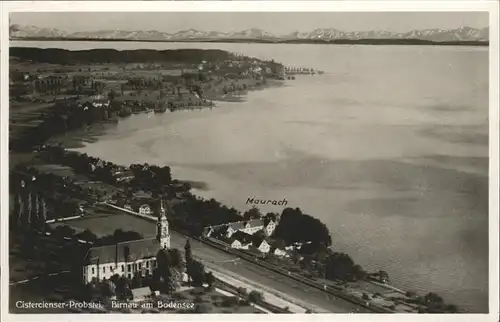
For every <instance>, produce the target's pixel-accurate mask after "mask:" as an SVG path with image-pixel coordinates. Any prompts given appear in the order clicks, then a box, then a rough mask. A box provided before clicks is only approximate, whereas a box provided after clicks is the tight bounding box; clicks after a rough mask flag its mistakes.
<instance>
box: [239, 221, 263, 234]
mask: <svg viewBox="0 0 500 322" xmlns="http://www.w3.org/2000/svg"><path fill="white" fill-rule="evenodd" d="M242 224H243V228H240V230H241V231H242V232H245V233H247V234H250V235H253V234H255V233H256V232H258V231H259V230H262V229H263V228H264V220H263V219H252V220H249V221H247V222H242Z"/></svg>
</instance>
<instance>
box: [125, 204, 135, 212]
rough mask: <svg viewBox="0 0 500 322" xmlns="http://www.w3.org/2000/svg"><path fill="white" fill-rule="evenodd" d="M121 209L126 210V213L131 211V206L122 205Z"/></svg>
mask: <svg viewBox="0 0 500 322" xmlns="http://www.w3.org/2000/svg"><path fill="white" fill-rule="evenodd" d="M123 208H125V209H127V210H128V211H133V209H132V206H130V205H124V206H123Z"/></svg>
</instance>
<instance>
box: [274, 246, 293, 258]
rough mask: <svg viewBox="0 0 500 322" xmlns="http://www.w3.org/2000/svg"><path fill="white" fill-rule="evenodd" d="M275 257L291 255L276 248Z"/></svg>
mask: <svg viewBox="0 0 500 322" xmlns="http://www.w3.org/2000/svg"><path fill="white" fill-rule="evenodd" d="M273 254H274V255H276V256H278V257H287V258H288V257H290V255H288V252H287V251H285V250H283V249H279V248H276V249H275V250H274V252H273Z"/></svg>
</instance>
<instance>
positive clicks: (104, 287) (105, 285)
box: [101, 280, 116, 298]
mask: <svg viewBox="0 0 500 322" xmlns="http://www.w3.org/2000/svg"><path fill="white" fill-rule="evenodd" d="M101 294H102V295H103V296H104V297H107V298H110V297H113V296H115V295H116V285H115V283H113V281H111V280H104V281H103V282H102V283H101Z"/></svg>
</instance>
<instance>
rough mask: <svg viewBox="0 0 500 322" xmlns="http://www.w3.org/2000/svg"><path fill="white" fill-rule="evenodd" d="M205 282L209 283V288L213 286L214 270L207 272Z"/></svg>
mask: <svg viewBox="0 0 500 322" xmlns="http://www.w3.org/2000/svg"><path fill="white" fill-rule="evenodd" d="M205 282H206V283H207V284H208V287H209V288H212V286H213V285H214V283H215V276H214V274H212V272H208V273H206V274H205Z"/></svg>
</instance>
